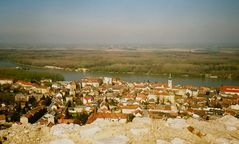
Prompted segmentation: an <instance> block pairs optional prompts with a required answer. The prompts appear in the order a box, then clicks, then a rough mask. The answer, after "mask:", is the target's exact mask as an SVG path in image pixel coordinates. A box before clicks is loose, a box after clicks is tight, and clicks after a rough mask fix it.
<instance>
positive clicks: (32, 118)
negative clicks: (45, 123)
mask: <svg viewBox="0 0 239 144" xmlns="http://www.w3.org/2000/svg"><path fill="white" fill-rule="evenodd" d="M45 112H46V108H45V106H37V107H35V108H34V109H32V110H30V111H28V112H27V113H26V114H24V115H22V116H21V117H20V122H21V123H22V124H27V123H35V122H36V121H37V120H38V119H40V118H41V117H42V116H43V115H44V113H45Z"/></svg>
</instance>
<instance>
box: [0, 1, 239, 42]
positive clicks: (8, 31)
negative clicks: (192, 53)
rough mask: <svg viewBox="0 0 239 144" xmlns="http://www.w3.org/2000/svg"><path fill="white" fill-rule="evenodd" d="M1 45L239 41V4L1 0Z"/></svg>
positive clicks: (213, 2) (237, 2) (226, 2)
mask: <svg viewBox="0 0 239 144" xmlns="http://www.w3.org/2000/svg"><path fill="white" fill-rule="evenodd" d="M0 43H67V44H68V43H192V44H193V43H239V0H0Z"/></svg>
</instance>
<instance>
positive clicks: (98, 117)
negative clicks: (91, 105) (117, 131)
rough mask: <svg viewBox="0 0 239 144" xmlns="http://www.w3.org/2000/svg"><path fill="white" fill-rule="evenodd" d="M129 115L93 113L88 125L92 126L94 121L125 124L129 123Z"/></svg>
mask: <svg viewBox="0 0 239 144" xmlns="http://www.w3.org/2000/svg"><path fill="white" fill-rule="evenodd" d="M127 117H128V115H127V114H122V113H101V112H100V113H92V114H91V115H90V116H89V118H88V120H87V122H86V123H87V124H90V123H92V122H94V121H98V122H102V121H110V122H120V123H125V122H126V121H127Z"/></svg>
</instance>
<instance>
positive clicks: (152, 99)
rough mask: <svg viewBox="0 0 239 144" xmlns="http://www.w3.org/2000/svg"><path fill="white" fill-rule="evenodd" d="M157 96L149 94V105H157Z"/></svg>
mask: <svg viewBox="0 0 239 144" xmlns="http://www.w3.org/2000/svg"><path fill="white" fill-rule="evenodd" d="M157 98H158V97H157V95H156V94H149V95H148V96H147V101H148V102H149V103H155V102H157Z"/></svg>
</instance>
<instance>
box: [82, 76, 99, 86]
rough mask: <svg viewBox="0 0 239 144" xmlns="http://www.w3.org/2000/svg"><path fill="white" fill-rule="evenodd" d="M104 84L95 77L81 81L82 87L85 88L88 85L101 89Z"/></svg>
mask: <svg viewBox="0 0 239 144" xmlns="http://www.w3.org/2000/svg"><path fill="white" fill-rule="evenodd" d="M101 84H102V79H100V78H95V77H88V78H84V79H82V80H81V86H82V87H85V86H87V85H90V86H93V87H99V86H100V85H101Z"/></svg>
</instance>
